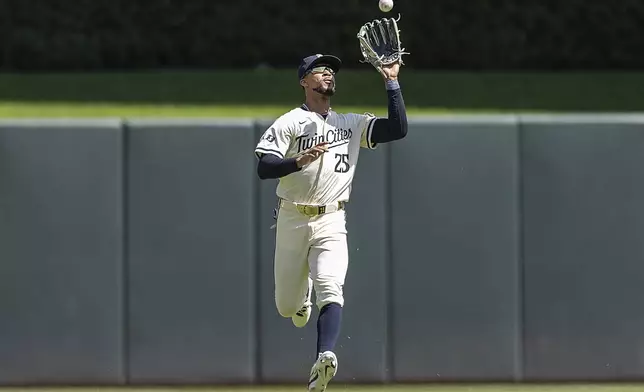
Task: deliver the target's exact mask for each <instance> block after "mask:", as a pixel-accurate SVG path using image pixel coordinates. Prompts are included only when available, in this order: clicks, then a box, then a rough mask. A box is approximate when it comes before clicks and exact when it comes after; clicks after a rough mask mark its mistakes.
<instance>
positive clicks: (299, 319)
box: [291, 279, 313, 328]
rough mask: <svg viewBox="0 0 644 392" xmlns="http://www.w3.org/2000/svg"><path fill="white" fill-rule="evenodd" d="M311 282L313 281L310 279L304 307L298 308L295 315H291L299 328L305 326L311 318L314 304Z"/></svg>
mask: <svg viewBox="0 0 644 392" xmlns="http://www.w3.org/2000/svg"><path fill="white" fill-rule="evenodd" d="M311 284H312V282H311V280H310V279H309V290H308V291H307V292H306V297H305V298H304V305H302V308H301V309H300V310H298V311H297V313H295V315H294V316H293V317H291V320H293V324H294V325H295V326H296V327H298V328H302V327H304V326H305V325H306V324H307V323H308V322H309V319H310V318H311V306H313V304H312V303H311Z"/></svg>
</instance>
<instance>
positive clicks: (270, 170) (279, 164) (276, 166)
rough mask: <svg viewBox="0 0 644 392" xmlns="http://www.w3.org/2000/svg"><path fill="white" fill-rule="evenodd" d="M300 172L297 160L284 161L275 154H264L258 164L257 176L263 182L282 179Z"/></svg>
mask: <svg viewBox="0 0 644 392" xmlns="http://www.w3.org/2000/svg"><path fill="white" fill-rule="evenodd" d="M299 170H300V168H298V167H297V164H296V163H295V158H286V159H282V158H280V157H278V156H276V155H273V154H263V155H262V156H261V157H260V158H259V162H258V163H257V175H258V176H259V178H260V179H262V180H266V179H269V178H281V177H284V176H287V175H289V174H291V173H295V172H296V171H299Z"/></svg>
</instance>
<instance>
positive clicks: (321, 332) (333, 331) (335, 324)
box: [315, 303, 342, 358]
mask: <svg viewBox="0 0 644 392" xmlns="http://www.w3.org/2000/svg"><path fill="white" fill-rule="evenodd" d="M340 324H342V306H340V304H337V303H330V304H327V305H325V306H323V307H322V309H320V315H319V316H318V345H317V350H318V351H317V353H316V354H315V357H316V358H317V354H319V353H323V352H325V351H333V349H334V347H335V344H336V342H337V341H338V337H339V336H340Z"/></svg>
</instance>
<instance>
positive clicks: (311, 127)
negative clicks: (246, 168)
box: [255, 107, 376, 205]
mask: <svg viewBox="0 0 644 392" xmlns="http://www.w3.org/2000/svg"><path fill="white" fill-rule="evenodd" d="M375 119H376V117H375V116H373V115H371V114H357V113H348V114H340V113H336V112H334V111H332V110H331V111H329V114H328V115H327V116H326V118H325V117H323V116H321V115H319V114H317V113H314V112H311V111H309V110H307V109H306V107H299V108H296V109H293V110H291V111H289V112H287V113H285V114H283V115H282V116H280V117H279V118H278V119H277V120H275V122H273V124H271V126H270V127H268V129H266V131H265V132H264V134H263V135H262V137H261V139H260V140H259V143H257V146H256V147H255V154H256V155H257V157H258V158H259V157H261V155H263V154H273V155H276V156H278V157H280V158H292V157H295V156H297V155H299V154H301V153H302V152H304V151H306V150H308V149H310V148H312V147H314V146H315V145H317V144H319V143H322V142H326V143H328V145H327V147H328V148H329V151H327V152H326V153H324V154H323V155H322V156H321V157H320V158H318V159H317V160H316V161H314V162H312V163H311V164H309V165H307V166H304V167H302V169H301V170H299V171H297V172H295V173H291V174H289V175H287V176H284V177H282V178H280V179H279V183H278V185H277V190H276V193H277V196H279V197H281V198H283V199H285V200H289V201H292V202H296V203H302V204H317V205H324V204H331V203H335V202H338V201H348V200H349V196H350V194H351V184H352V182H353V176H354V173H355V166H356V164H357V163H358V155H359V153H360V149H361V148H367V149H374V148H376V146H375V144H374V143H372V141H371V131H372V128H373V124H374V122H375Z"/></svg>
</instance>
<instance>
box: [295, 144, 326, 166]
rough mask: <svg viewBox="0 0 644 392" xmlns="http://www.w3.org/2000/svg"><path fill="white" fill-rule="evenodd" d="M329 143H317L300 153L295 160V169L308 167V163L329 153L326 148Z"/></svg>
mask: <svg viewBox="0 0 644 392" xmlns="http://www.w3.org/2000/svg"><path fill="white" fill-rule="evenodd" d="M328 144H329V143H327V142H322V143H318V144H316V145H315V146H313V147H311V148H309V149H308V150H306V151H304V152H302V154H300V156H298V157H297V158H295V162H296V163H297V167H304V166H306V165H308V164H309V163H311V162H313V161H315V160H316V159H318V158H319V157H321V156H322V154H324V153H325V152H327V151H329V148H328V147H327V145H328Z"/></svg>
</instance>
